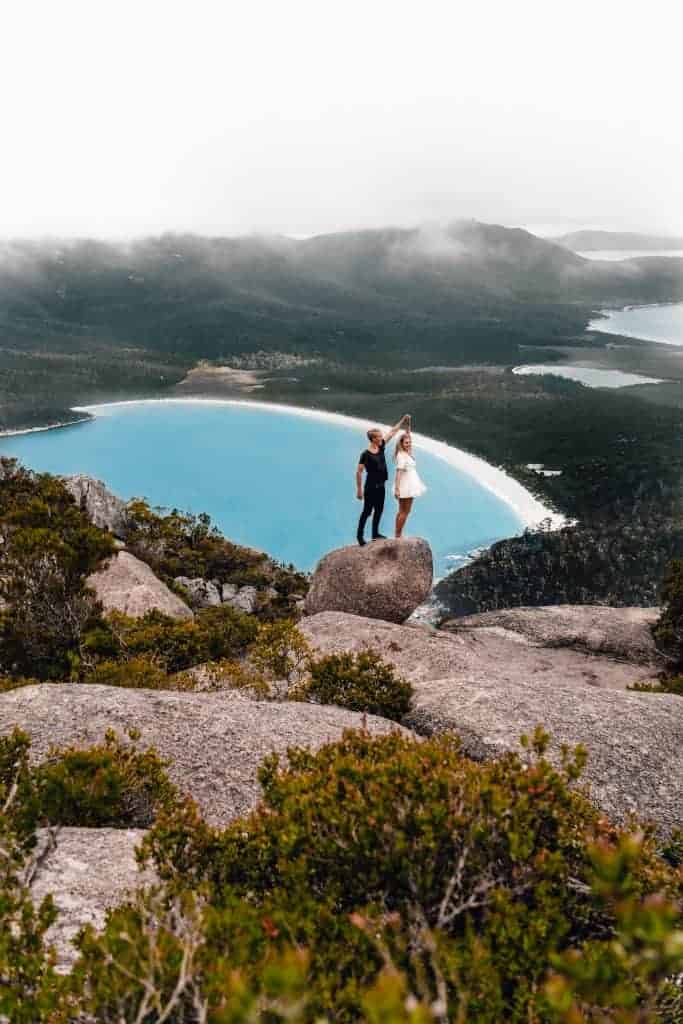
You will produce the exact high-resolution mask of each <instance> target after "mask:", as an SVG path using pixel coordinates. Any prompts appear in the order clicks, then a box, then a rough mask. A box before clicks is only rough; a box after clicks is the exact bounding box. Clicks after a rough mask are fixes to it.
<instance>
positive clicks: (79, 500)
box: [63, 473, 128, 538]
mask: <svg viewBox="0 0 683 1024" xmlns="http://www.w3.org/2000/svg"><path fill="white" fill-rule="evenodd" d="M63 481H64V486H65V487H66V489H67V491H68V492H69V494H71V496H72V497H73V498H74V500H75V502H76V504H77V505H80V507H81V508H83V509H84V510H85V512H86V513H87V515H88V518H89V519H90V521H91V522H92V523H94V525H95V526H99V528H100V529H101V530H109V532H110V533H113V534H114V536H115V537H121V538H124V537H125V536H126V531H127V529H128V516H127V513H126V503H125V501H123V500H122V499H121V498H118V497H117V496H116V495H115V494H112V492H111V491H110V490H109V489H108V488H107V487H106V486H105V484H103V483H102V481H101V480H95V479H94V478H93V477H91V476H86V475H85V474H84V473H78V474H76V475H75V476H66V477H64V478H63Z"/></svg>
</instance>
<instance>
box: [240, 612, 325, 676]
mask: <svg viewBox="0 0 683 1024" xmlns="http://www.w3.org/2000/svg"><path fill="white" fill-rule="evenodd" d="M248 656H249V663H250V665H251V666H252V667H253V669H254V670H255V671H256V672H257V673H259V674H260V675H261V676H262V677H263V678H264V679H266V680H271V681H275V680H280V681H284V682H285V683H286V684H287V686H288V687H289V688H290V689H294V688H296V687H297V686H299V685H300V684H301V683H302V682H303V680H304V678H305V676H306V673H307V671H308V664H309V661H310V658H311V649H310V647H309V645H308V643H307V641H306V639H305V637H304V636H302V634H301V633H300V632H299V630H298V629H297V628H296V625H295V624H294V622H293V620H292V619H280V620H279V621H277V622H272V623H267V624H265V625H262V626H260V627H259V630H258V633H257V635H256V638H255V639H254V641H253V643H252V644H251V645H250V647H249V651H248Z"/></svg>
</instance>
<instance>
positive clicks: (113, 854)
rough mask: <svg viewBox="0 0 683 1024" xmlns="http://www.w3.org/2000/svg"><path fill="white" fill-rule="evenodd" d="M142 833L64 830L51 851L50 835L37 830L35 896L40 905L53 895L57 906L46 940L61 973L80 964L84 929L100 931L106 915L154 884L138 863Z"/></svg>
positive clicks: (108, 830)
mask: <svg viewBox="0 0 683 1024" xmlns="http://www.w3.org/2000/svg"><path fill="white" fill-rule="evenodd" d="M144 834H145V833H144V831H142V830H141V829H132V828H62V829H59V830H58V832H57V837H56V844H55V845H54V846H53V847H50V846H48V843H47V834H46V832H44V831H42V830H41V831H39V833H38V847H37V851H36V852H37V854H38V856H39V867H38V870H37V872H36V875H35V877H34V879H33V882H32V883H31V894H32V896H33V898H34V900H36V901H37V902H38V901H40V900H42V899H43V898H44V897H45V896H48V895H50V894H51V895H52V897H53V899H54V901H55V903H56V905H57V909H58V911H59V917H58V918H57V920H56V921H55V923H54V924H53V925H52V926H51V927H50V928H49V930H48V932H47V935H46V941H47V942H48V944H50V945H54V947H55V952H56V954H57V964H56V966H57V970H58V971H63V972H64V971H68V970H69V969H70V968H71V966H72V964H73V962H74V960H75V959H76V957H77V955H78V954H77V951H76V949H75V948H74V946H73V944H72V943H73V939H74V938H75V937H76V935H77V934H78V932H79V931H80V929H81V928H83V927H85V925H86V924H90V925H92V926H93V927H94V928H96V929H98V930H99V929H100V928H102V927H103V926H104V922H105V917H106V914H107V910H109V909H110V908H111V907H115V906H117V905H118V904H119V903H122V902H123V901H124V900H125V899H127V898H128V897H129V896H130V895H131V894H132V893H133V892H134V891H135V889H137V888H138V887H139V886H141V885H145V884H150V883H151V882H152V881H153V880H154V878H153V873H152V872H151V871H150V870H149V869H146V870H145V871H141V870H140V869H139V867H138V865H137V862H136V860H135V848H136V847H137V846H139V844H140V842H141V841H142V838H143V836H144Z"/></svg>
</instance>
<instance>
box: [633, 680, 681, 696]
mask: <svg viewBox="0 0 683 1024" xmlns="http://www.w3.org/2000/svg"><path fill="white" fill-rule="evenodd" d="M629 690H637V691H638V692H639V693H675V694H677V695H678V696H679V697H683V676H664V677H663V678H662V679H660V680H659V681H658V682H656V683H634V684H633V686H629Z"/></svg>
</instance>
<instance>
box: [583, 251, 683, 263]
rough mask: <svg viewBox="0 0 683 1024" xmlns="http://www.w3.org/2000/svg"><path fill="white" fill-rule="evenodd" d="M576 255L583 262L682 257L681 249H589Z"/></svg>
mask: <svg viewBox="0 0 683 1024" xmlns="http://www.w3.org/2000/svg"><path fill="white" fill-rule="evenodd" d="M576 255H577V256H583V258H584V259H585V260H608V261H609V262H617V261H619V260H632V259H643V258H644V257H650V258H652V257H657V258H661V257H666V258H669V259H680V258H681V257H682V256H683V249H591V250H589V251H588V252H577V254H576Z"/></svg>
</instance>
